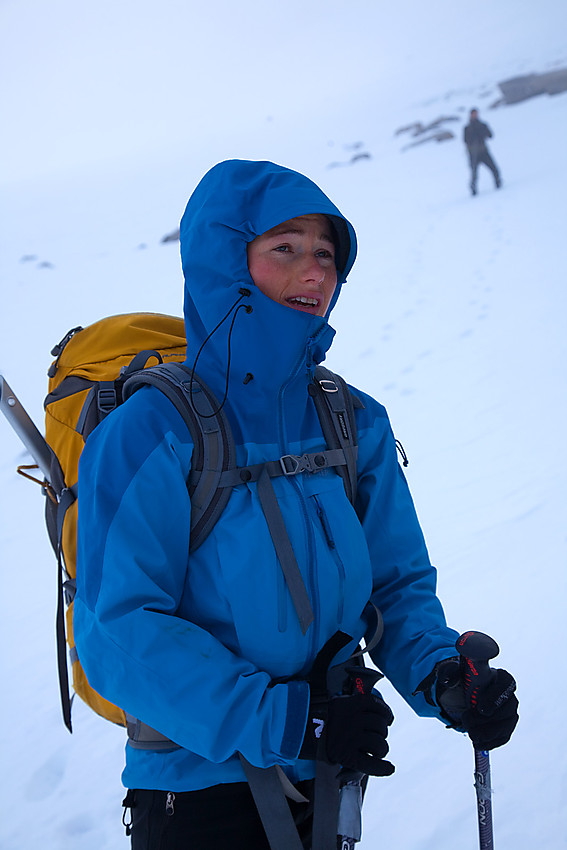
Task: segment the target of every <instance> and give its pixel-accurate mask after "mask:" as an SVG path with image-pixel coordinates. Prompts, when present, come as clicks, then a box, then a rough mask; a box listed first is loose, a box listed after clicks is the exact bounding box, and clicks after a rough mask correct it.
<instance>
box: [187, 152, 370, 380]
mask: <svg viewBox="0 0 567 850" xmlns="http://www.w3.org/2000/svg"><path fill="white" fill-rule="evenodd" d="M310 213H320V214H323V215H326V216H328V217H329V218H330V220H331V221H332V223H333V226H334V228H335V232H336V236H337V243H338V244H337V252H336V256H337V288H336V290H335V293H334V296H333V299H332V301H331V304H330V306H329V310H328V313H327V316H326V317H319V316H312V315H308V314H305V313H302V312H300V311H298V310H293V309H292V308H290V307H286V306H285V305H282V304H278V303H276V302H274V301H272V300H271V299H270V298H268V297H267V296H266V295H264V294H263V293H262V292H261V291H260V290H259V289H258V288H257V287H256V286H255V284H254V282H253V280H252V278H251V276H250V273H249V271H248V263H247V245H248V243H249V242H251V241H252V240H253V239H255V238H256V237H257V236H259V235H261V234H262V233H265V232H266V231H267V230H269V229H270V228H272V227H275V226H276V225H278V224H281V223H282V222H284V221H287V220H288V219H290V218H295V217H297V216H301V215H307V214H310ZM180 243H181V261H182V267H183V273H184V277H185V300H184V314H185V327H186V333H187V363H188V365H190V366H193V365H194V363H195V358H196V357H197V354H198V353H199V351H200V350H201V347H202V350H201V351H200V353H199V357H198V363H197V366H196V371H197V372H198V373H199V374H201V375H202V376H203V378H204V379H205V380H206V381H208V382H209V383H210V385H211V386H212V387H213V389H215V390H216V391H217V392H219V391H221V390H222V392H221V394H222V393H224V386H221V385H222V384H223V383H224V379H225V377H226V374H227V369H228V362H229V360H230V361H231V365H230V369H231V376H232V374H233V373H234V374H237V373H238V372H240V373H242V371H243V370H244V374H247V373H248V372H250V373H253V374H254V376H255V378H260V377H262V372H263V370H264V368H265V364H266V361H268V362H270V364H271V368H272V370H273V367H274V363H276V362H277V366H278V372H279V373H281V374H278V375H277V376H275V375H274V374H273V371H272V373H271V375H270V379H271V380H274V378H275V380H276V381H281V380H282V379H283V377H284V376H285V374H286V373H285V370H286V369H287V370H288V372H289V370H290V369H291V368H292V366H295V364H296V363H297V360H298V357H301V356H303V357H304V358H305V359H306V363H307V366H308V368H310V366H311V362H310V361H312V362H314V363H318V362H321V360H323V359H324V356H325V352H326V350H327V349H328V348H329V346H330V344H331V341H332V338H333V336H334V331H333V330H332V328H331V327H330V326H329V325H328V322H327V319H328V315H329V314H330V312H331V310H332V308H333V307H334V305H335V303H336V301H337V298H338V296H339V293H340V290H341V287H342V285H343V283H344V282H345V281H346V277H347V274H348V272H349V271H350V269H351V268H352V265H353V263H354V260H355V257H356V235H355V232H354V229H353V227H352V225H351V224H350V223H349V222H348V221H347V220H346V219H345V218H344V216H343V215H342V214H341V212H340V211H339V210H338V208H337V207H336V206H335V205H334V204H333V203H332V202H331V201H330V200H329V198H328V197H327V196H326V195H325V194H324V192H322V191H321V189H319V187H318V186H317V185H316V184H315V183H313V181H311V180H309V179H308V178H307V177H305V176H303V175H302V174H299V173H298V172H296V171H292V170H290V169H288V168H284V167H283V166H280V165H276V164H275V163H272V162H252V161H247V160H228V161H226V162H221V163H219V164H217V165H215V166H214V167H213V168H212V169H211V170H210V171H209V172H207V174H205V176H204V177H203V178H202V180H201V181H200V183H199V184H198V186H197V188H196V189H195V191H194V192H193V194H192V196H191V198H190V199H189V202H188V204H187V207H186V209H185V213H184V215H183V218H182V220H181V226H180ZM223 317H226V318H225V320H224V322H223V323H222V325H221V327H219V328H218V329H217V326H218V325H219V322H221V321H222V320H223ZM219 376H222V379H221V380H220V381H219ZM266 377H268V375H267V374H266ZM231 380H232V377H231Z"/></svg>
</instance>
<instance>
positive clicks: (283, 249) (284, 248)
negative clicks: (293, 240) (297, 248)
mask: <svg viewBox="0 0 567 850" xmlns="http://www.w3.org/2000/svg"><path fill="white" fill-rule="evenodd" d="M274 251H278V252H279V253H280V254H285V253H287V252H288V251H291V248H290V246H289V245H276V247H275V248H274Z"/></svg>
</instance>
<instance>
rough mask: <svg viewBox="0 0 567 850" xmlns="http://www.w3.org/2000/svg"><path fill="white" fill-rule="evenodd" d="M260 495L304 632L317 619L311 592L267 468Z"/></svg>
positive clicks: (263, 473) (262, 479) (261, 481)
mask: <svg viewBox="0 0 567 850" xmlns="http://www.w3.org/2000/svg"><path fill="white" fill-rule="evenodd" d="M258 497H259V499H260V504H261V506H262V511H263V512H264V516H265V518H266V522H267V524H268V528H269V530H270V535H271V537H272V542H273V544H274V548H275V550H276V554H277V556H278V560H279V562H280V566H281V568H282V572H283V574H284V576H285V580H286V584H287V587H288V590H289V592H290V595H291V598H292V600H293V604H294V606H295V610H296V612H297V617H298V619H299V625H300V626H301V631H302V632H303V634H305V633H306V631H307V629H308V628H309V626H310V625H311V623H312V622H313V620H314V615H313V608H312V607H311V602H310V600H309V596H308V594H307V588H306V587H305V582H304V581H303V577H302V575H301V571H300V569H299V566H298V564H297V561H296V559H295V555H294V552H293V546H292V545H291V541H290V539H289V535H288V533H287V530H286V527H285V523H284V519H283V516H282V512H281V510H280V506H279V504H278V500H277V499H276V494H275V493H274V488H273V486H272V482H271V480H270V476H269V475H268V471H267V470H266V469H265V468H264V469H263V470H262V472H261V473H260V477H259V478H258Z"/></svg>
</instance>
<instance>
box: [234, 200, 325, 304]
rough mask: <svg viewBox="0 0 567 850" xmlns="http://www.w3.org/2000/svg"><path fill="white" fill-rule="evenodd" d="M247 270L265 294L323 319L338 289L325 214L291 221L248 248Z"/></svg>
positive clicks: (305, 216)
mask: <svg viewBox="0 0 567 850" xmlns="http://www.w3.org/2000/svg"><path fill="white" fill-rule="evenodd" d="M248 269H249V271H250V275H251V277H252V280H253V281H254V283H255V284H256V286H257V287H258V289H260V290H261V291H262V292H263V293H264V295H267V296H268V298H271V299H272V300H273V301H278V302H279V303H280V304H285V305H286V307H292V308H293V309H294V310H300V311H301V312H303V313H311V315H313V316H324V315H325V314H326V312H327V309H328V307H329V304H330V302H331V298H332V297H333V293H334V291H335V288H336V286H337V269H336V266H335V243H334V241H333V233H332V228H331V225H330V223H329V220H328V219H327V217H326V216H324V215H318V214H317V215H302V216H298V218H290V219H289V220H288V221H284V222H283V224H278V225H277V226H276V227H272V229H271V230H267V231H266V232H265V233H262V235H261V236H257V237H256V239H254V240H253V241H252V242H250V243H249V245H248Z"/></svg>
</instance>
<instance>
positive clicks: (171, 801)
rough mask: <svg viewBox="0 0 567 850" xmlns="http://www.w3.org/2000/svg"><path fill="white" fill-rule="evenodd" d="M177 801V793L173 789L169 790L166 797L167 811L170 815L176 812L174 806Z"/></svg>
mask: <svg viewBox="0 0 567 850" xmlns="http://www.w3.org/2000/svg"><path fill="white" fill-rule="evenodd" d="M174 802H175V794H174V793H173V791H168V792H167V797H166V798H165V813H166V815H167V816H168V817H171V816H172V815H173V814H175V808H174V806H173V804H174Z"/></svg>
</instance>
